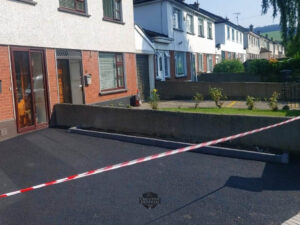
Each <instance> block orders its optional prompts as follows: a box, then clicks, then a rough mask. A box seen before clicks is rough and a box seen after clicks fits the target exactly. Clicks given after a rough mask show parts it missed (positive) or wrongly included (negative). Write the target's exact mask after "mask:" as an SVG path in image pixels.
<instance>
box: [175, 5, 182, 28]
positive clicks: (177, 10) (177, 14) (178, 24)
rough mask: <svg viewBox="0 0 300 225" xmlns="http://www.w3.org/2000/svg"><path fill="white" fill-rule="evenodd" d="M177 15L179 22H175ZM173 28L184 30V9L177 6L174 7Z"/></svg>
mask: <svg viewBox="0 0 300 225" xmlns="http://www.w3.org/2000/svg"><path fill="white" fill-rule="evenodd" d="M175 12H176V14H175ZM175 16H176V20H177V21H176V22H177V23H175ZM173 29H175V30H182V11H181V10H180V9H177V8H173Z"/></svg>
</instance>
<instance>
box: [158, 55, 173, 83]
mask: <svg viewBox="0 0 300 225" xmlns="http://www.w3.org/2000/svg"><path fill="white" fill-rule="evenodd" d="M156 62H157V74H156V79H158V80H165V78H170V77H171V74H170V54H169V52H167V51H157V53H156ZM166 66H167V68H166ZM160 68H161V69H162V70H160Z"/></svg>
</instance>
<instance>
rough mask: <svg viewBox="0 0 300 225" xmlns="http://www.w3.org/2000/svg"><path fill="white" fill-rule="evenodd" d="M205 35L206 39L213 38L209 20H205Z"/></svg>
mask: <svg viewBox="0 0 300 225" xmlns="http://www.w3.org/2000/svg"><path fill="white" fill-rule="evenodd" d="M207 37H208V39H213V33H212V23H211V22H207Z"/></svg>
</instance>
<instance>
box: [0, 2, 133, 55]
mask: <svg viewBox="0 0 300 225" xmlns="http://www.w3.org/2000/svg"><path fill="white" fill-rule="evenodd" d="M36 2H37V4H36V5H35V6H33V5H29V4H25V3H21V2H16V1H9V0H0V24H1V32H0V44H7V45H21V46H36V47H49V48H69V49H82V50H96V51H114V52H135V43H134V19H133V1H129V0H124V1H122V11H123V21H124V23H125V24H124V25H122V24H117V23H112V22H107V21H103V20H102V18H103V6H102V1H100V0H97V1H96V0H87V5H88V14H89V15H90V17H84V16H79V15H73V14H69V13H65V12H59V11H58V10H57V9H58V7H59V0H36Z"/></svg>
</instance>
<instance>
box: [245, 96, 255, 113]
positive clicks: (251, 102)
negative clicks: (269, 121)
mask: <svg viewBox="0 0 300 225" xmlns="http://www.w3.org/2000/svg"><path fill="white" fill-rule="evenodd" d="M255 101H256V99H255V98H254V97H251V96H247V98H246V104H247V106H248V109H249V110H253V109H254V108H255Z"/></svg>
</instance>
